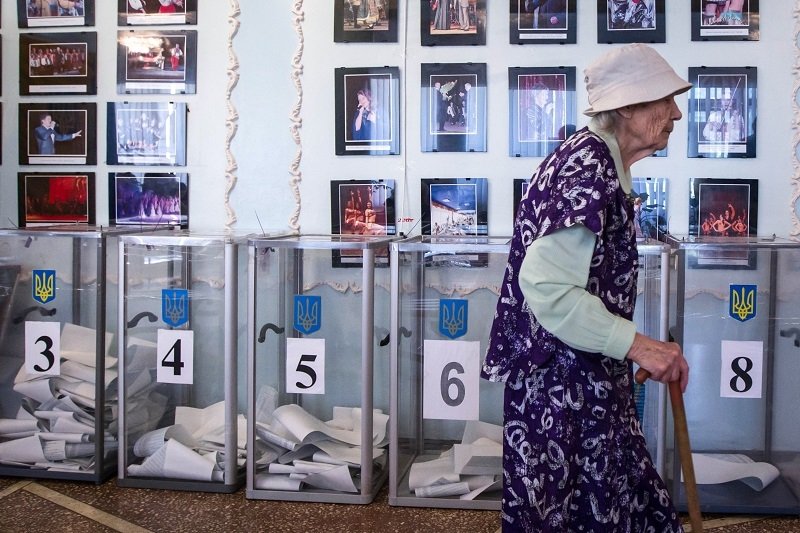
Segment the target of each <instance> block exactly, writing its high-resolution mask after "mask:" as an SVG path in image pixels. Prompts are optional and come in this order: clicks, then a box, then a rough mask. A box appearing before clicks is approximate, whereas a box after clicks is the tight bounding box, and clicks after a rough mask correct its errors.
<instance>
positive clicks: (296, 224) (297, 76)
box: [289, 0, 305, 233]
mask: <svg viewBox="0 0 800 533" xmlns="http://www.w3.org/2000/svg"><path fill="white" fill-rule="evenodd" d="M292 16H293V17H294V31H295V33H297V49H296V50H295V53H294V56H293V57H292V81H293V82H294V86H295V89H296V90H297V101H296V102H295V105H294V107H292V112H291V113H290V114H289V120H290V121H291V126H290V131H291V133H292V139H294V143H295V145H296V146H297V151H296V152H295V156H294V159H292V163H291V164H290V165H289V175H290V176H291V177H290V178H289V185H290V186H291V188H292V195H293V196H294V211H293V212H292V215H291V216H290V217H289V229H291V230H292V231H293V232H295V233H299V232H300V182H301V181H303V175H302V172H300V161H301V160H302V158H303V139H302V137H301V136H300V129H301V128H302V127H303V120H302V118H301V116H300V112H301V110H302V109H303V82H302V75H303V46H304V45H305V41H304V39H303V20H304V18H305V12H304V11H303V0H296V1H295V3H294V8H293V9H292Z"/></svg>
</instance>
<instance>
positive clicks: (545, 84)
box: [518, 75, 565, 141]
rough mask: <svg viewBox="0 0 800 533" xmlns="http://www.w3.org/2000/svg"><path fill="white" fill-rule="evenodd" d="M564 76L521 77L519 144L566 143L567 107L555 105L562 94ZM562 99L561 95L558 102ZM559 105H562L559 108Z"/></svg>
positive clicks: (561, 103)
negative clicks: (565, 108)
mask: <svg viewBox="0 0 800 533" xmlns="http://www.w3.org/2000/svg"><path fill="white" fill-rule="evenodd" d="M563 78H564V76H559V75H551V76H520V79H519V92H518V94H519V99H520V101H519V110H520V113H522V114H524V116H521V117H520V121H519V129H520V131H519V139H520V141H546V140H553V139H559V140H563V130H562V127H563V126H564V118H565V117H564V116H563V113H564V106H563V102H560V101H559V102H556V96H557V93H558V92H559V91H563V90H564V87H563V84H564V80H563ZM560 99H561V96H560V95H559V100H560ZM557 104H560V105H557Z"/></svg>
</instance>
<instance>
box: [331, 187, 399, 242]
mask: <svg viewBox="0 0 800 533" xmlns="http://www.w3.org/2000/svg"><path fill="white" fill-rule="evenodd" d="M339 212H340V220H341V221H343V222H342V225H341V228H340V232H341V233H342V234H349V235H386V234H387V230H386V227H387V224H388V220H387V213H386V186H385V185H366V184H358V185H350V184H340V185H339Z"/></svg>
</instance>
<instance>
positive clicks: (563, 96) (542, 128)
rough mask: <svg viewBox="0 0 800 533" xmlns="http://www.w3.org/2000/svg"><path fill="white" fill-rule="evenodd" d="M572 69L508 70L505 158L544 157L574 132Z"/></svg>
mask: <svg viewBox="0 0 800 533" xmlns="http://www.w3.org/2000/svg"><path fill="white" fill-rule="evenodd" d="M576 113H577V111H576V102H575V67H554V68H549V67H509V69H508V140H509V143H508V155H510V156H511V157H544V156H546V155H547V154H549V153H550V152H552V151H553V150H554V149H555V148H556V147H557V146H558V145H559V144H561V143H562V142H563V141H564V140H565V139H566V138H567V137H569V136H570V135H572V134H573V133H574V132H575V122H576Z"/></svg>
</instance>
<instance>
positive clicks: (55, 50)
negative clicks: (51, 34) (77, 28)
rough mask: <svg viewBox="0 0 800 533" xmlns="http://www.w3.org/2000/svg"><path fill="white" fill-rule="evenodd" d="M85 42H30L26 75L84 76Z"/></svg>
mask: <svg viewBox="0 0 800 533" xmlns="http://www.w3.org/2000/svg"><path fill="white" fill-rule="evenodd" d="M86 64H87V61H86V44H85V43H59V44H58V45H50V44H47V45H42V44H32V45H30V47H29V54H28V76H30V77H31V78H34V77H39V76H86Z"/></svg>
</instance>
